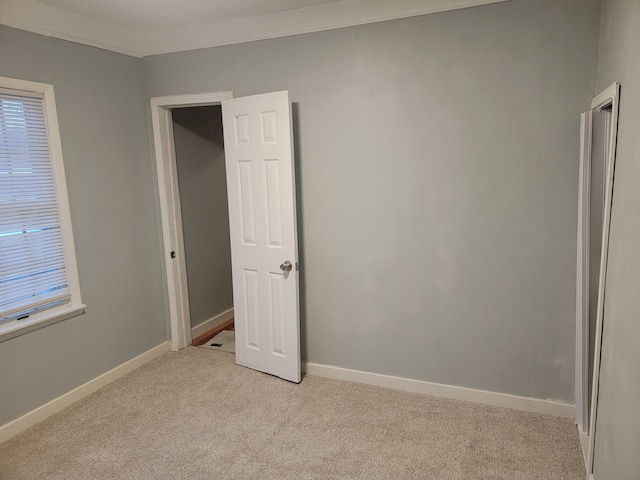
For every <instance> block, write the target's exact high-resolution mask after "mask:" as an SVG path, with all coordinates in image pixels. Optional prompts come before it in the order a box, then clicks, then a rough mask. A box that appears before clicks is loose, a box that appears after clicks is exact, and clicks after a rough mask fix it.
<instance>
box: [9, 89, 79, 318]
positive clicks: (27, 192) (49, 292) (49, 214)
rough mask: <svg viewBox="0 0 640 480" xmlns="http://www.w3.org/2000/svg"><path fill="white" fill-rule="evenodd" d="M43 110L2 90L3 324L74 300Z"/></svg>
mask: <svg viewBox="0 0 640 480" xmlns="http://www.w3.org/2000/svg"><path fill="white" fill-rule="evenodd" d="M44 108H45V107H44V101H43V96H42V95H38V94H33V95H31V94H29V93H26V92H24V93H23V92H15V91H12V90H0V322H2V321H4V320H9V319H16V318H21V317H25V316H28V315H30V314H31V313H33V312H35V311H37V310H41V309H45V308H49V307H52V306H57V305H60V304H64V303H68V302H69V301H70V299H71V291H70V288H69V281H68V278H67V269H66V262H65V252H64V246H63V238H62V230H61V225H60V213H59V206H58V200H57V195H56V185H55V179H54V172H53V166H52V160H51V154H50V144H49V136H48V131H47V122H46V119H45V111H44Z"/></svg>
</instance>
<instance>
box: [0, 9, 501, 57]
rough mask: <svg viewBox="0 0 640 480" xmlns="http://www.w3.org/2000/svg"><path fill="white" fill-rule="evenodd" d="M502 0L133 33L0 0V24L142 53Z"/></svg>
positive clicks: (325, 12) (277, 16) (298, 13)
mask: <svg viewBox="0 0 640 480" xmlns="http://www.w3.org/2000/svg"><path fill="white" fill-rule="evenodd" d="M505 1H508V0H339V1H336V2H331V3H324V4H320V5H314V6H311V7H305V8H300V9H296V10H287V11H284V12H278V13H271V14H264V15H256V16H251V17H243V18H238V19H234V20H229V21H224V22H217V23H208V24H204V25H197V26H191V27H186V28H178V29H170V30H158V31H151V32H132V31H128V30H125V29H122V28H120V27H117V26H115V25H112V24H109V23H106V22H103V21H100V20H96V19H93V18H90V17H87V16H84V15H79V14H77V13H73V12H68V11H66V10H62V9H59V8H55V7H51V6H48V5H45V4H42V3H40V2H37V1H35V0H0V23H1V24H4V25H8V26H10V27H15V28H19V29H22V30H27V31H30V32H34V33H38V34H41V35H46V36H50V37H56V38H61V39H63V40H70V41H72V42H77V43H83V44H86V45H91V46H94V47H98V48H103V49H105V50H111V51H114V52H118V53H123V54H125V55H130V56H134V57H140V58H141V57H145V56H149V55H159V54H163V53H173V52H180V51H186V50H195V49H200V48H207V47H218V46H222V45H231V44H236V43H244V42H251V41H256V40H266V39H269V38H278V37H286V36H290V35H298V34H303V33H312V32H318V31H322V30H332V29H336V28H343V27H350V26H355V25H362V24H366V23H375V22H382V21H385V20H394V19H398V18H406V17H413V16H417V15H426V14H430V13H438V12H444V11H448V10H458V9H461V8H468V7H476V6H480V5H487V4H491V3H499V2H505Z"/></svg>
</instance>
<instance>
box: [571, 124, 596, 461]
mask: <svg viewBox="0 0 640 480" xmlns="http://www.w3.org/2000/svg"><path fill="white" fill-rule="evenodd" d="M582 117H583V121H581V125H580V165H579V168H578V172H579V181H578V229H577V242H576V243H577V245H576V254H577V255H576V367H575V368H576V371H575V401H576V424H577V425H578V431H579V432H580V433H586V430H587V425H588V424H589V412H588V411H587V410H588V405H589V393H590V392H588V391H587V390H588V389H589V372H588V370H589V328H588V321H589V318H588V316H587V313H588V308H586V305H587V304H588V301H589V289H588V279H589V256H588V255H587V253H588V252H589V239H590V238H589V233H588V232H589V224H590V216H589V215H590V203H589V198H590V190H591V189H590V183H591V143H592V126H591V123H592V122H591V113H590V112H589V114H582ZM585 458H586V453H585Z"/></svg>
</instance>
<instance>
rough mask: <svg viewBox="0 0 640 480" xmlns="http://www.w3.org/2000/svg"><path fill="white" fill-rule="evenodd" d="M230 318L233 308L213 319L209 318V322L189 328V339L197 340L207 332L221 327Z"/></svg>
mask: <svg viewBox="0 0 640 480" xmlns="http://www.w3.org/2000/svg"><path fill="white" fill-rule="evenodd" d="M232 318H233V308H230V309H229V310H225V311H224V312H222V313H219V314H218V315H216V316H215V317H211V318H210V319H209V320H205V321H204V322H202V323H201V324H200V325H196V326H195V327H193V328H191V338H198V337H199V336H200V335H204V334H205V333H207V332H208V331H209V330H213V329H214V328H216V327H217V326H219V325H222V324H223V323H224V322H226V321H229V320H231V319H232Z"/></svg>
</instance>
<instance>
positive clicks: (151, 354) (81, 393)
mask: <svg viewBox="0 0 640 480" xmlns="http://www.w3.org/2000/svg"><path fill="white" fill-rule="evenodd" d="M169 345H170V344H169V342H165V343H161V344H160V345H158V346H157V347H154V348H152V349H151V350H147V351H146V352H144V353H143V354H141V355H138V356H137V357H135V358H132V359H131V360H129V361H127V362H125V363H123V364H122V365H118V366H117V367H115V368H113V369H111V370H109V371H108V372H106V373H103V374H102V375H100V376H98V377H96V378H94V379H93V380H89V381H88V382H87V383H85V384H83V385H80V386H79V387H77V388H74V389H73V390H71V391H70V392H67V393H65V394H64V395H61V396H59V397H58V398H54V399H53V400H51V401H50V402H48V403H45V404H44V405H42V406H41V407H38V408H36V409H35V410H32V411H30V412H28V413H25V414H24V415H23V416H21V417H19V418H16V419H15V420H13V421H11V422H9V423H6V424H4V425H2V426H1V427H0V443H2V442H4V441H5V440H9V439H10V438H11V437H13V436H15V435H17V434H18V433H20V432H22V431H23V430H26V429H27V428H29V427H31V426H33V425H35V424H36V423H38V422H41V421H42V420H44V419H45V418H47V417H50V416H51V415H53V414H54V413H57V412H59V411H60V410H62V409H63V408H65V407H68V406H69V405H71V404H73V403H75V402H77V401H78V400H81V399H82V398H84V397H86V396H87V395H89V394H91V393H93V392H95V391H96V390H98V389H100V388H102V387H104V386H105V385H107V384H109V383H111V382H113V381H114V380H115V379H117V378H119V377H122V376H123V375H126V374H127V373H129V372H131V371H132V370H135V369H136V368H138V367H140V366H142V365H144V364H145V363H147V362H149V361H151V360H153V359H154V358H156V357H158V356H160V355H162V354H163V353H165V352H168V351H169Z"/></svg>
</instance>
